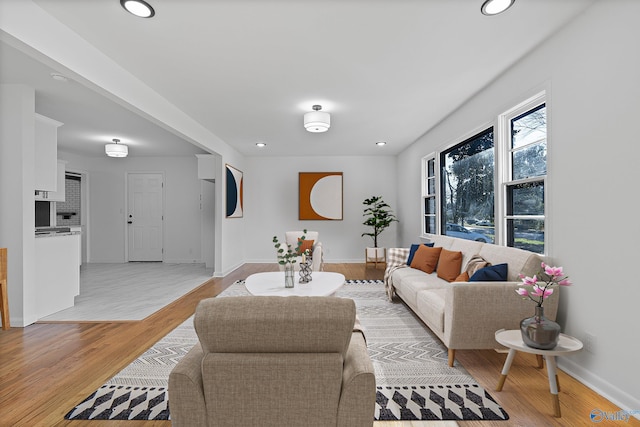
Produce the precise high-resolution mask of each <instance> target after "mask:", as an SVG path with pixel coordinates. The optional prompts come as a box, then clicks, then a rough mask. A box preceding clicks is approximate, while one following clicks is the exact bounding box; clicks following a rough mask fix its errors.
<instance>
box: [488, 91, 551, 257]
mask: <svg viewBox="0 0 640 427" xmlns="http://www.w3.org/2000/svg"><path fill="white" fill-rule="evenodd" d="M546 98H547V96H546V91H542V92H539V93H537V94H535V95H533V96H532V97H530V98H528V99H526V100H524V101H522V102H521V103H519V104H517V105H516V106H514V107H512V108H510V109H509V110H507V111H505V112H503V113H501V114H499V115H498V141H499V144H496V150H499V151H496V159H499V160H497V161H496V175H497V176H498V177H499V178H498V179H499V181H498V182H497V184H498V185H499V188H500V197H498V199H499V200H496V221H495V225H496V230H495V232H496V238H495V241H496V243H497V244H500V245H502V246H509V243H510V241H509V240H510V236H511V235H513V233H514V231H513V230H512V229H510V226H509V221H510V220H518V219H524V220H527V219H531V220H542V221H544V222H545V231H546V225H547V224H546V223H547V218H548V209H549V208H548V206H547V205H548V203H546V201H547V200H549V198H548V197H547V192H548V185H547V173H548V163H549V154H548V153H549V151H548V149H549V134H550V132H549V104H548V102H547V99H546ZM543 104H544V105H545V108H546V110H547V112H546V119H547V121H546V128H547V136H546V144H547V159H546V164H547V168H546V170H547V173H545V174H544V175H539V176H535V177H528V178H521V179H512V177H513V153H514V152H515V151H520V150H522V149H523V148H526V147H527V146H532V145H533V143H531V144H527V145H526V146H524V147H518V148H517V149H513V148H512V147H511V143H512V141H511V121H512V120H513V119H516V118H518V117H521V116H523V115H526V114H527V113H529V112H533V111H534V110H536V109H539V108H540V107H541V106H542V105H543ZM535 183H542V185H543V188H544V190H543V197H544V200H545V204H544V214H543V215H509V214H508V213H509V209H510V206H509V205H508V201H509V188H511V187H516V186H519V185H522V184H535ZM498 222H499V223H500V224H499V226H498ZM548 243H549V242H548V233H546V232H545V233H544V240H543V244H544V251H543V252H542V253H541V254H540V255H543V256H544V255H546V254H547V253H548Z"/></svg>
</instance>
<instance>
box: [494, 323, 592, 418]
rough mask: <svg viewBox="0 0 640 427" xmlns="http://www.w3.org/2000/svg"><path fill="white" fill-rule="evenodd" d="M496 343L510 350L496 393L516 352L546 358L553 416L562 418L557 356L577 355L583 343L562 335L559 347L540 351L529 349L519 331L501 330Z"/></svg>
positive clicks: (505, 377)
mask: <svg viewBox="0 0 640 427" xmlns="http://www.w3.org/2000/svg"><path fill="white" fill-rule="evenodd" d="M496 341H498V342H499V343H500V344H502V345H503V346H505V347H507V348H508V349H509V354H508V355H507V360H505V362H504V366H503V367H502V375H501V376H500V380H499V381H498V386H497V387H496V391H501V390H502V387H503V386H504V382H505V380H506V379H507V374H508V373H509V369H510V368H511V363H512V362H513V358H514V357H515V355H516V351H522V352H525V353H531V354H535V355H537V356H538V357H542V356H544V358H545V359H546V360H547V375H548V376H549V389H550V391H551V402H552V404H553V415H554V416H555V417H557V418H560V417H561V416H562V415H561V413H560V400H559V398H558V390H559V388H560V387H559V383H558V375H557V373H556V356H566V355H567V354H571V353H575V352H578V351H580V350H582V342H581V341H580V340H578V339H576V338H573V337H571V336H569V335H565V334H560V339H559V340H558V345H557V346H556V347H555V348H553V349H551V350H540V349H537V348H532V347H528V346H527V345H526V344H525V343H524V341H522V334H521V332H520V330H519V329H513V330H504V329H500V330H499V331H496Z"/></svg>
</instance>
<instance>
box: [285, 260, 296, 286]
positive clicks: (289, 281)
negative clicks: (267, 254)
mask: <svg viewBox="0 0 640 427" xmlns="http://www.w3.org/2000/svg"><path fill="white" fill-rule="evenodd" d="M294 273H295V271H294V269H293V264H292V263H287V264H285V265H284V287H285V288H293V285H294V282H295V277H294Z"/></svg>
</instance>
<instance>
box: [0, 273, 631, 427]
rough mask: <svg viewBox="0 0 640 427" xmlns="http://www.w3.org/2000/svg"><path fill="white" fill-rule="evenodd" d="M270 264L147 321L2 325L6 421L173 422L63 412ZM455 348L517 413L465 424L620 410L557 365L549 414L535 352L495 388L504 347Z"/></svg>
mask: <svg viewBox="0 0 640 427" xmlns="http://www.w3.org/2000/svg"><path fill="white" fill-rule="evenodd" d="M272 270H277V265H276V264H246V265H244V266H243V267H241V268H239V269H238V270H236V271H234V272H233V273H231V274H229V275H228V276H227V277H225V278H215V279H211V280H209V281H208V282H207V283H205V284H203V285H202V286H200V287H199V288H197V289H195V290H194V291H192V292H190V293H189V294H187V295H185V296H183V297H182V298H180V299H178V300H177V301H175V302H173V303H171V304H170V305H169V306H167V307H165V308H163V309H162V310H160V311H158V312H156V313H154V314H152V315H151V316H149V317H147V318H145V319H143V320H141V321H132V322H111V323H109V322H98V323H96V322H93V323H72V322H69V323H37V324H34V325H31V326H28V327H26V328H11V329H10V330H8V331H0V427H5V426H12V427H13V426H29V427H33V426H45V427H50V426H72V427H83V426H87V427H100V426H104V427H113V426H125V427H136V426H148V427H169V426H170V425H171V422H170V421H67V420H64V418H63V417H64V415H65V414H66V413H67V412H68V411H69V410H70V409H72V408H73V407H74V406H75V405H76V404H77V403H79V402H80V401H81V400H82V399H84V398H85V397H87V396H88V395H89V394H90V393H92V392H93V391H94V390H96V389H97V388H98V387H100V386H101V385H102V384H103V383H104V382H105V381H106V380H107V379H109V378H110V377H111V376H113V375H114V374H115V373H117V372H118V371H120V370H121V369H122V368H124V367H125V366H126V365H128V364H129V363H130V362H131V361H133V360H134V359H135V358H136V357H137V356H139V355H140V354H142V353H143V352H144V351H145V350H146V349H147V348H149V347H150V346H151V345H153V344H154V343H155V342H156V341H157V340H159V339H160V338H161V337H163V336H164V335H166V334H167V333H168V332H169V331H171V330H172V329H173V328H175V327H176V326H177V325H178V324H180V323H181V322H183V321H184V320H185V319H186V318H188V317H189V316H190V315H191V314H193V312H194V310H195V307H196V305H197V303H198V301H200V300H201V299H203V298H209V297H213V296H215V295H217V294H218V293H220V292H221V291H222V290H224V289H225V288H226V287H227V286H229V285H230V284H232V283H233V282H234V281H235V280H238V279H244V278H246V277H247V276H248V275H250V274H252V273H255V272H259V271H272ZM325 270H327V271H336V272H339V273H342V274H344V275H345V277H346V278H348V279H381V278H382V276H383V270H382V267H381V266H380V267H378V269H377V270H376V269H374V268H373V267H370V268H365V266H364V264H328V265H326V266H325ZM456 356H457V360H458V361H459V362H460V363H461V364H462V365H463V366H464V367H465V368H466V369H467V370H468V371H469V373H471V375H473V376H474V378H476V380H477V381H478V382H479V383H480V384H481V385H482V386H483V387H485V388H486V389H487V390H488V391H489V392H490V394H491V395H492V396H493V397H494V398H495V399H496V400H497V401H498V402H499V403H500V404H501V405H502V406H503V407H504V408H505V409H506V411H507V412H508V413H509V415H510V417H511V419H510V420H509V421H506V422H504V421H503V422H488V421H482V422H474V421H465V422H459V423H458V425H460V426H461V427H492V426H496V427H506V426H582V425H584V426H589V425H593V423H592V422H591V421H590V420H589V413H590V412H591V410H592V409H596V408H597V409H601V410H603V411H607V412H609V411H611V412H614V411H617V410H618V408H617V407H615V406H614V405H613V404H611V403H610V402H608V401H607V400H606V399H604V398H602V397H601V396H599V395H598V394H596V393H595V392H593V391H591V390H590V389H588V388H587V387H585V386H583V385H582V384H580V383H579V382H578V381H576V380H574V379H573V378H571V377H570V376H568V375H566V374H565V373H564V372H559V379H560V384H561V393H560V405H561V410H562V418H560V419H557V418H554V417H553V416H552V415H551V412H552V407H551V398H550V395H549V389H548V387H549V386H548V382H547V377H546V369H543V370H540V369H537V368H535V364H536V362H535V358H534V357H533V356H531V355H529V356H527V355H521V354H518V356H517V357H516V358H515V360H514V363H513V365H512V368H511V372H510V374H509V377H508V379H507V382H506V384H505V387H504V389H503V391H501V392H496V391H494V389H495V386H496V383H497V380H498V377H499V374H500V370H501V368H502V364H503V363H504V359H505V356H506V355H505V354H501V353H497V352H495V351H492V350H486V351H462V350H460V351H458V352H457V353H456ZM603 424H604V423H603ZM617 424H620V422H618V423H617ZM455 425H456V424H455V423H451V422H441V423H426V422H415V421H413V422H377V423H375V426H376V427H426V426H437V427H452V426H455ZM607 425H611V424H607ZM621 425H628V426H640V421H638V420H637V419H631V420H630V421H629V422H628V423H622V424H621ZM283 427H288V426H283ZM295 427H304V426H295Z"/></svg>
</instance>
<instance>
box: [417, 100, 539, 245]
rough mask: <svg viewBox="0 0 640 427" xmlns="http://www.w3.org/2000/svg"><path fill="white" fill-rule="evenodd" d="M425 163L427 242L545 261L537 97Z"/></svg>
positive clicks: (423, 196) (428, 157) (424, 197)
mask: <svg viewBox="0 0 640 427" xmlns="http://www.w3.org/2000/svg"><path fill="white" fill-rule="evenodd" d="M496 123H497V127H496V129H497V130H496V131H495V132H494V127H493V126H491V127H489V126H488V127H487V128H485V129H484V130H483V131H481V132H479V133H477V134H475V135H473V136H472V137H470V138H467V139H465V140H464V141H462V142H460V143H458V144H455V145H452V146H451V147H449V148H447V149H446V150H445V151H442V152H440V153H434V154H432V155H429V156H426V157H424V158H423V174H422V176H423V183H422V189H423V191H422V223H423V233H424V234H434V233H438V232H439V233H441V234H447V235H450V236H453V237H459V238H463V239H468V240H476V241H483V242H489V243H496V244H501V245H506V246H512V247H517V248H521V249H527V250H529V251H532V252H537V253H541V254H543V253H545V252H546V249H545V234H544V232H545V221H546V211H545V191H546V175H547V106H546V104H545V94H544V93H540V94H538V95H536V96H534V97H532V98H530V99H528V100H527V101H525V102H523V103H522V104H520V105H518V106H516V107H514V108H513V109H511V110H509V111H507V112H505V113H503V114H500V115H499V116H498V117H497V120H496Z"/></svg>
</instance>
